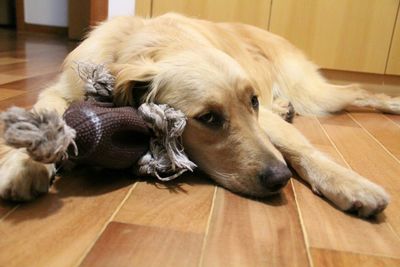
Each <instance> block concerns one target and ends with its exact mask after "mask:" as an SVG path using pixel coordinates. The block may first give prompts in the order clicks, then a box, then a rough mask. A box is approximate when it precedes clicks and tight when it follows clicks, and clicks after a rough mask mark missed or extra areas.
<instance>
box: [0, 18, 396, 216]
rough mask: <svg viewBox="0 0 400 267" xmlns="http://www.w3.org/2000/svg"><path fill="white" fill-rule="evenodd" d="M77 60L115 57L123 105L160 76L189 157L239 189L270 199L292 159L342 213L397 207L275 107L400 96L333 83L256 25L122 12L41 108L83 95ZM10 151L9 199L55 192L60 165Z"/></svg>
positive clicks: (318, 106)
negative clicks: (272, 167) (183, 124)
mask: <svg viewBox="0 0 400 267" xmlns="http://www.w3.org/2000/svg"><path fill="white" fill-rule="evenodd" d="M74 61H91V62H94V63H106V64H107V66H108V67H109V68H110V70H111V71H112V72H113V74H114V75H116V77H117V87H116V89H115V99H116V103H117V104H118V105H129V104H130V105H133V104H134V94H133V92H132V90H135V87H134V85H135V82H138V81H145V82H150V91H149V92H148V94H147V95H146V96H145V97H146V99H147V100H148V101H154V102H157V103H167V104H169V105H171V106H173V107H175V108H177V109H180V110H182V111H183V112H184V113H185V114H186V115H187V116H188V118H189V120H188V126H187V129H186V130H185V133H184V143H185V148H186V150H187V153H188V154H189V156H190V157H191V158H192V159H193V160H194V161H195V162H196V164H198V165H199V166H200V168H201V169H202V170H204V171H205V172H206V173H208V174H209V175H210V177H212V178H213V179H214V180H215V181H216V182H218V183H219V184H221V185H223V186H225V187H227V188H228V189H230V190H232V191H235V192H240V193H245V194H249V195H254V196H265V195H267V194H268V192H266V191H265V189H264V188H263V187H262V186H261V185H260V181H259V174H260V172H261V171H262V170H263V168H265V167H266V166H268V164H269V163H272V162H276V161H283V157H282V155H283V156H284V157H285V158H286V160H287V161H288V162H289V163H290V164H291V165H292V166H294V168H296V170H297V171H298V172H299V174H300V175H301V176H302V178H303V179H304V180H305V181H307V182H308V183H309V184H310V185H311V187H312V188H313V190H314V191H315V192H318V193H320V194H322V195H324V196H325V197H327V198H328V199H329V200H331V201H332V202H333V203H334V204H336V205H337V206H338V207H339V208H340V209H342V210H348V209H352V208H353V209H356V210H358V212H359V215H360V216H369V215H371V214H375V213H378V212H380V211H381V210H383V209H384V208H385V207H386V205H387V204H388V199H389V197H388V195H387V194H386V193H385V191H384V190H383V189H382V188H381V187H380V186H378V185H375V184H373V183H372V182H369V181H368V180H367V179H365V178H363V177H361V176H360V175H358V174H356V173H354V172H353V171H351V170H348V169H345V168H343V167H341V166H339V165H338V164H336V163H334V162H333V161H331V160H330V159H328V158H327V157H326V156H324V155H323V154H322V153H321V152H319V151H317V150H316V149H315V148H313V147H312V145H311V144H310V143H309V142H308V141H307V140H306V139H305V138H304V137H303V136H302V135H301V134H300V133H299V132H298V131H297V130H296V128H295V127H293V126H292V125H290V124H288V123H286V122H285V121H284V120H283V119H281V117H280V116H277V115H276V114H274V113H273V112H272V111H274V110H277V111H278V113H282V108H280V107H279V105H278V107H277V108H274V105H273V103H274V101H276V103H278V102H279V103H288V102H290V103H292V105H293V106H294V109H295V110H296V112H297V113H298V114H300V115H325V114H329V113H331V112H335V111H340V110H342V109H343V108H344V107H346V106H348V105H350V104H353V105H359V106H366V105H371V106H373V107H375V108H377V109H381V110H384V111H389V112H393V113H400V108H399V105H400V104H399V103H400V99H399V98H389V97H387V96H374V95H371V94H369V93H367V92H365V91H363V90H362V89H359V88H357V86H335V85H331V84H329V83H327V82H326V81H325V80H324V79H323V78H322V77H321V76H320V75H319V74H318V70H317V67H316V66H315V65H314V64H312V63H311V62H310V61H308V60H307V59H306V58H305V57H304V55H303V54H302V53H301V52H300V51H299V50H297V49H296V48H295V47H293V46H292V45H291V44H290V43H288V42H287V41H286V40H284V39H283V38H281V37H278V36H276V35H274V34H272V33H269V32H267V31H264V30H261V29H258V28H256V27H252V26H248V25H243V24H228V23H212V22H207V21H202V20H196V19H190V18H187V17H184V16H181V15H177V14H167V15H164V16H161V17H158V18H154V19H148V20H145V19H142V18H135V17H120V18H116V19H113V20H111V21H109V22H106V23H104V24H102V25H101V26H99V27H98V28H96V29H95V30H94V31H92V32H91V33H90V35H89V37H88V38H87V39H86V40H85V41H84V42H83V43H82V44H81V45H80V46H79V47H77V48H76V49H75V50H74V51H73V52H71V53H70V55H69V56H68V57H67V58H66V60H65V63H64V69H63V73H62V74H61V76H60V78H59V81H58V82H57V83H56V84H55V85H54V86H52V87H50V88H47V89H45V90H44V91H43V92H42V94H41V95H40V97H39V100H38V102H37V104H36V105H35V107H34V108H35V109H36V110H43V109H56V110H57V111H58V112H59V113H60V115H61V114H62V113H63V111H64V110H65V109H66V107H67V106H68V105H69V103H71V102H72V101H75V100H79V99H82V98H83V90H82V86H83V85H82V82H81V81H80V79H79V77H78V75H77V74H76V72H75V71H74V70H73V66H74ZM253 96H258V98H259V100H260V105H261V106H260V109H259V110H258V111H257V110H256V109H254V108H253V107H252V106H251V99H252V97H253ZM142 101H144V99H142ZM286 105H287V104H286ZM275 107H276V105H275ZM271 110H272V111H271ZM210 111H213V112H216V113H218V114H220V115H221V116H222V117H223V118H224V123H223V126H221V127H219V128H217V129H212V128H210V127H207V126H205V125H204V124H203V123H201V122H199V117H200V116H201V115H204V114H207V113H208V112H210ZM0 152H1V154H0V196H2V197H3V198H9V199H17V200H29V199H32V198H33V197H34V196H35V195H36V193H38V192H42V191H45V190H43V187H44V186H43V183H44V182H43V181H48V178H49V177H50V176H51V172H52V167H51V166H45V165H43V164H41V163H37V162H33V161H32V160H30V159H29V158H27V156H26V154H25V153H24V151H23V150H15V149H11V148H9V147H6V146H5V145H4V144H3V145H1V147H0ZM46 189H47V187H46Z"/></svg>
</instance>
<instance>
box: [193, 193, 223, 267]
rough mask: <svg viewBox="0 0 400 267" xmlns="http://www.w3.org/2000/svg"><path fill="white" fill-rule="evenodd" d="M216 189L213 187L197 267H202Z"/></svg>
mask: <svg viewBox="0 0 400 267" xmlns="http://www.w3.org/2000/svg"><path fill="white" fill-rule="evenodd" d="M217 189H218V186H214V193H213V199H212V202H211V207H210V214H209V215H208V219H207V225H206V231H205V233H204V238H203V244H202V246H201V252H200V260H199V264H198V267H201V266H203V259H204V252H205V249H206V245H207V238H208V233H209V230H210V225H211V219H212V216H213V212H214V206H215V199H216V197H217Z"/></svg>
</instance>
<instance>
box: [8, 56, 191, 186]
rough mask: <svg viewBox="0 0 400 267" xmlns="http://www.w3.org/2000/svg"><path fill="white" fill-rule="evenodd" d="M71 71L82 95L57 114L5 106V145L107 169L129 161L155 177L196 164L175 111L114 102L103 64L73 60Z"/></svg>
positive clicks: (44, 158)
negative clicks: (79, 82) (188, 152)
mask: <svg viewBox="0 0 400 267" xmlns="http://www.w3.org/2000/svg"><path fill="white" fill-rule="evenodd" d="M76 71H77V73H78V75H79V77H80V78H81V79H82V80H83V81H84V90H85V95H86V97H87V101H84V102H77V103H72V104H71V105H70V107H69V108H68V109H67V110H66V111H65V113H64V116H63V118H61V117H60V116H59V115H58V114H57V113H56V112H55V111H54V112H52V111H46V110H45V111H40V112H36V111H27V110H25V109H21V108H17V107H12V108H10V109H8V110H7V111H5V112H3V113H1V114H0V124H2V125H3V138H4V140H5V143H6V144H7V145H10V146H12V147H15V148H24V149H26V151H27V152H28V154H29V155H30V156H31V158H32V159H34V160H36V161H39V162H43V163H57V162H60V161H65V160H67V159H68V160H69V161H72V162H77V163H86V164H93V165H98V166H102V167H106V168H112V169H122V168H128V167H132V166H135V167H137V171H138V173H139V174H141V175H151V176H154V177H157V178H158V179H159V180H161V181H169V180H172V179H175V178H177V177H179V176H180V175H181V174H183V173H184V172H186V171H188V170H189V171H193V169H194V168H196V164H194V163H193V162H192V161H190V160H189V158H188V157H187V155H186V154H185V152H184V148H183V144H182V133H183V131H184V129H185V126H186V116H185V115H184V114H183V113H182V112H181V111H179V110H175V109H173V108H172V107H169V106H168V105H157V104H154V103H144V104H142V105H141V106H140V107H139V109H137V110H136V109H134V108H133V107H115V106H114V105H113V104H112V93H113V88H114V86H115V77H114V76H113V75H111V73H110V72H109V71H108V69H107V68H106V66H105V65H104V64H93V63H87V62H76ZM104 101H105V102H104ZM0 128H1V127H0Z"/></svg>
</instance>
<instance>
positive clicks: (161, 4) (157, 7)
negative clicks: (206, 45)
mask: <svg viewBox="0 0 400 267" xmlns="http://www.w3.org/2000/svg"><path fill="white" fill-rule="evenodd" d="M270 4H271V0H253V1H251V4H249V2H246V1H240V0H214V1H186V0H170V1H164V0H153V10H152V16H153V17H154V16H158V15H161V14H164V13H167V12H171V11H173V12H179V13H183V14H186V15H189V16H195V17H198V18H202V19H208V20H213V21H231V22H232V21H234V22H243V23H247V24H251V25H255V26H258V27H261V28H264V29H268V21H269V10H270Z"/></svg>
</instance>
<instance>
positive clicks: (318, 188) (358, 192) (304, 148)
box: [260, 108, 389, 217]
mask: <svg viewBox="0 0 400 267" xmlns="http://www.w3.org/2000/svg"><path fill="white" fill-rule="evenodd" d="M260 124H261V127H262V128H263V129H264V130H265V132H266V133H267V135H268V136H269V138H270V140H271V142H272V143H273V144H274V145H275V146H276V147H277V148H278V150H279V151H280V152H281V153H282V154H283V155H284V157H285V159H286V160H288V161H289V163H290V164H291V165H292V167H293V168H294V169H295V170H296V171H297V172H298V173H299V175H300V176H301V178H302V179H304V180H305V181H307V182H308V183H309V184H310V185H311V188H312V190H313V191H314V192H316V193H318V194H321V195H323V196H325V197H326V198H327V199H329V200H330V201H332V202H333V203H334V204H335V205H336V206H338V207H339V208H340V209H341V210H345V211H347V210H354V211H357V213H358V215H359V216H361V217H368V216H371V215H374V214H377V213H379V212H381V211H382V210H383V209H385V207H386V206H387V204H388V201H389V196H388V194H387V193H386V192H385V190H384V189H383V188H382V187H380V186H378V185H376V184H374V183H372V182H370V181H369V180H367V179H366V178H364V177H362V176H361V175H359V174H357V173H356V172H354V171H352V170H350V169H347V168H344V167H342V166H340V165H339V164H337V163H335V162H334V161H332V160H330V159H329V158H328V157H326V156H325V155H324V154H323V153H321V152H320V151H318V150H317V149H315V148H314V147H313V146H312V145H311V144H310V143H309V142H308V141H307V140H306V139H305V137H304V136H303V135H302V134H301V133H300V132H299V131H298V130H297V129H296V128H295V127H294V126H293V125H291V124H289V123H287V122H285V121H284V120H283V119H282V118H280V117H279V116H278V115H276V114H274V113H272V112H271V111H269V110H267V109H264V108H261V109H260Z"/></svg>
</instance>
